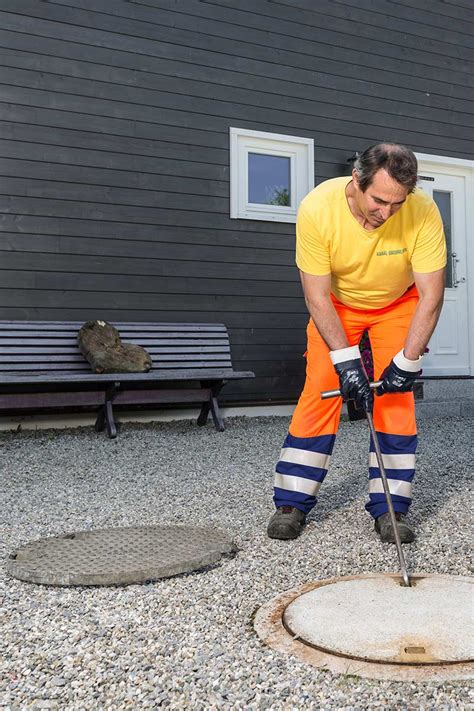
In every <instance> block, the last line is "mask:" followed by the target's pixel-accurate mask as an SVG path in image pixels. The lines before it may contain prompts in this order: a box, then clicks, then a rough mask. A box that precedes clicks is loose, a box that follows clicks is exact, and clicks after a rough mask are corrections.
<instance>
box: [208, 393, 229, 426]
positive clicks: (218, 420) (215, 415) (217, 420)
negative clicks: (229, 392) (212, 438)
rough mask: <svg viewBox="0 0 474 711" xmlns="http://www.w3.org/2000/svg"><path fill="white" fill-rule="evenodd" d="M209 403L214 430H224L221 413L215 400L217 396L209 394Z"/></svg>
mask: <svg viewBox="0 0 474 711" xmlns="http://www.w3.org/2000/svg"><path fill="white" fill-rule="evenodd" d="M209 405H210V408H211V415H212V419H213V420H214V426H215V428H216V430H217V431H218V432H224V430H225V425H224V420H223V419H222V417H221V413H220V410H219V403H218V402H217V397H216V396H215V395H211V399H210V402H209Z"/></svg>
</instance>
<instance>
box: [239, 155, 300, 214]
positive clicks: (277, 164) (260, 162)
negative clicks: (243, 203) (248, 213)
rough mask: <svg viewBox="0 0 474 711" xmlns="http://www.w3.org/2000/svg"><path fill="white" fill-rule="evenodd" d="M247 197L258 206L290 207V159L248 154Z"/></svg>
mask: <svg viewBox="0 0 474 711" xmlns="http://www.w3.org/2000/svg"><path fill="white" fill-rule="evenodd" d="M248 157H249V162H248V170H249V183H248V184H249V196H248V200H249V202H251V203H258V204H260V205H281V206H284V207H289V206H290V205H291V184H290V170H291V159H290V158H287V157H286V156H271V155H265V154H264V153H249V154H248Z"/></svg>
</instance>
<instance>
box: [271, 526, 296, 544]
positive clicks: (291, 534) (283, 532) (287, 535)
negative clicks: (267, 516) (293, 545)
mask: <svg viewBox="0 0 474 711" xmlns="http://www.w3.org/2000/svg"><path fill="white" fill-rule="evenodd" d="M302 530H303V527H301V528H300V529H299V530H298V531H295V530H291V531H289V530H288V528H286V527H285V528H283V526H282V527H281V528H277V527H275V528H274V529H267V535H268V537H269V538H274V539H276V540H279V541H292V540H294V539H295V538H298V536H299V535H300V533H301V532H302Z"/></svg>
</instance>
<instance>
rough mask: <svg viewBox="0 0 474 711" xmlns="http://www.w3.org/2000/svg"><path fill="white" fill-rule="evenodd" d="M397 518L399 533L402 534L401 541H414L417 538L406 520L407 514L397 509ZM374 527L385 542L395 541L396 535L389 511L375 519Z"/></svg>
mask: <svg viewBox="0 0 474 711" xmlns="http://www.w3.org/2000/svg"><path fill="white" fill-rule="evenodd" d="M395 518H396V519H397V528H398V533H399V534H400V541H401V542H402V543H412V541H414V540H415V532H414V531H413V529H412V528H411V527H410V526H409V524H408V523H407V522H406V520H405V516H404V515H403V514H401V513H399V512H398V511H396V512H395ZM374 528H375V530H376V532H377V533H378V534H379V536H380V540H381V541H382V542H383V543H395V535H394V531H393V528H392V522H391V520H390V514H389V512H388V511H387V513H384V514H383V515H382V516H379V517H378V518H377V519H375V526H374Z"/></svg>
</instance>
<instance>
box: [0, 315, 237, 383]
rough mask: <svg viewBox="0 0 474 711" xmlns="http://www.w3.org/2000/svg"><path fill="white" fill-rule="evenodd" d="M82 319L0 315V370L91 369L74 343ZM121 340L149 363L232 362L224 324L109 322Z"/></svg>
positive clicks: (196, 367)
mask: <svg viewBox="0 0 474 711" xmlns="http://www.w3.org/2000/svg"><path fill="white" fill-rule="evenodd" d="M82 325H83V322H82V321H68V322H64V323H61V322H57V321H33V322H29V321H0V372H1V373H18V372H28V371H31V372H36V373H38V372H44V373H48V372H51V371H54V372H55V373H61V372H65V373H66V372H71V371H76V372H90V366H89V363H88V362H87V361H86V360H85V358H84V357H83V356H82V354H81V352H80V351H79V348H78V346H77V334H78V332H79V329H80V328H81V326H82ZM113 325H114V326H115V327H116V328H117V330H118V331H119V333H120V336H121V338H122V340H123V342H124V343H136V344H138V345H140V346H143V347H144V348H146V350H147V351H148V352H149V354H150V355H151V357H152V361H153V366H152V368H153V369H159V370H163V369H166V370H168V369H170V370H176V369H182V368H192V369H193V370H199V369H203V371H205V370H208V369H209V368H232V361H231V354H230V346H229V336H228V334H227V329H226V327H225V326H224V325H223V324H177V323H148V322H146V323H136V322H133V323H130V322H118V323H114V324H113Z"/></svg>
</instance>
